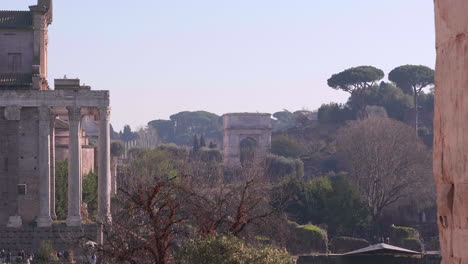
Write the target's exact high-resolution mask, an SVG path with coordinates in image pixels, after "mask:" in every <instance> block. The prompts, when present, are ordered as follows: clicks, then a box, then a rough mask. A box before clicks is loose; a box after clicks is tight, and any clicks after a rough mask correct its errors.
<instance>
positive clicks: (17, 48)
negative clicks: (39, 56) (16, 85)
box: [0, 29, 34, 73]
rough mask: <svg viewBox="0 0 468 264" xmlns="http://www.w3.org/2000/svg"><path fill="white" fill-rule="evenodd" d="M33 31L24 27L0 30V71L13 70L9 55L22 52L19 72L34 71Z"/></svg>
mask: <svg viewBox="0 0 468 264" xmlns="http://www.w3.org/2000/svg"><path fill="white" fill-rule="evenodd" d="M33 40H34V37H33V31H32V30H22V29H16V30H15V29H3V30H0V62H2V63H0V73H6V72H11V70H10V69H9V62H8V60H9V58H8V57H9V55H8V54H11V53H16V54H21V65H20V68H19V69H18V71H17V72H20V73H32V71H33V69H32V65H33V57H34V56H33V49H32V47H33Z"/></svg>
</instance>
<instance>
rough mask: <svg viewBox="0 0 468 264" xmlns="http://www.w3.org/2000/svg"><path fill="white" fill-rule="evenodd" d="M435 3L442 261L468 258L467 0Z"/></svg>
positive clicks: (436, 160)
mask: <svg viewBox="0 0 468 264" xmlns="http://www.w3.org/2000/svg"><path fill="white" fill-rule="evenodd" d="M434 4H435V22H436V23H435V25H436V46H437V63H436V76H435V87H436V90H435V115H434V177H435V180H436V185H437V192H438V195H437V196H438V198H437V207H438V225H439V234H440V246H441V253H442V257H443V260H442V263H443V264H449V263H468V250H467V247H468V166H466V164H467V162H468V135H467V133H468V132H467V131H468V74H467V72H468V36H467V32H468V16H467V15H466V14H467V13H468V1H467V0H435V3H434Z"/></svg>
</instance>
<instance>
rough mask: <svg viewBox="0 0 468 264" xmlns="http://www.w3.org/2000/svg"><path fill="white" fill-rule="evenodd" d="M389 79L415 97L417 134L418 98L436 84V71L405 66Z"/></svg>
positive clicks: (418, 66) (416, 127)
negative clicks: (424, 90)
mask: <svg viewBox="0 0 468 264" xmlns="http://www.w3.org/2000/svg"><path fill="white" fill-rule="evenodd" d="M388 79H389V80H390V81H392V82H394V83H395V84H396V85H397V86H398V87H400V88H401V89H403V91H405V92H408V93H410V94H412V95H413V102H414V115H415V117H414V127H415V129H416V133H417V132H418V121H419V120H418V118H419V102H418V97H419V94H420V93H421V91H422V90H423V89H424V88H425V87H427V86H428V85H432V84H434V70H433V69H431V68H429V67H426V66H422V65H404V66H400V67H397V68H395V69H393V70H392V71H391V72H390V73H389V74H388Z"/></svg>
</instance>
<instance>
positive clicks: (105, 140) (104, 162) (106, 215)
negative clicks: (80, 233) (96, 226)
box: [97, 107, 112, 243]
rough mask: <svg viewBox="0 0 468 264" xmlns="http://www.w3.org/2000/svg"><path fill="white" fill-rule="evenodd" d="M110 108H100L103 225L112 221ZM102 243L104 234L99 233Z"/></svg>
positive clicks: (99, 202)
mask: <svg viewBox="0 0 468 264" xmlns="http://www.w3.org/2000/svg"><path fill="white" fill-rule="evenodd" d="M109 119H110V108H109V107H101V108H99V151H98V155H99V160H98V162H99V167H98V219H97V221H98V222H99V223H101V224H104V223H106V222H109V221H111V220H112V217H111V211H110V193H111V173H110V129H109ZM98 242H100V243H102V242H103V238H102V232H101V230H100V231H99V233H98Z"/></svg>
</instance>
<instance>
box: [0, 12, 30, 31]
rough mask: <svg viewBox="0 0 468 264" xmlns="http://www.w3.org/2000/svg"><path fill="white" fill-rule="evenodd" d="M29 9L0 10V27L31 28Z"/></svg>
mask: <svg viewBox="0 0 468 264" xmlns="http://www.w3.org/2000/svg"><path fill="white" fill-rule="evenodd" d="M32 25H33V20H32V15H31V12H29V11H0V28H22V29H23V28H32Z"/></svg>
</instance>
